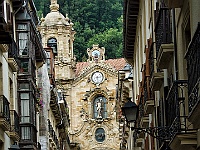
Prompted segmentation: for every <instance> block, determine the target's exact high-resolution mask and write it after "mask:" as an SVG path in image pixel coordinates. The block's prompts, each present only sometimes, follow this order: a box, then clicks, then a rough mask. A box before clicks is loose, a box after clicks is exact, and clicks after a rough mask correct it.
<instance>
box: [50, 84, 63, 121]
mask: <svg viewBox="0 0 200 150" xmlns="http://www.w3.org/2000/svg"><path fill="white" fill-rule="evenodd" d="M50 107H51V109H52V112H53V114H54V116H55V118H56V120H60V119H61V114H60V107H59V104H58V97H57V89H56V88H54V90H52V91H51V99H50Z"/></svg>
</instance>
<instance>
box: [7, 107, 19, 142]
mask: <svg viewBox="0 0 200 150" xmlns="http://www.w3.org/2000/svg"><path fill="white" fill-rule="evenodd" d="M10 122H11V128H10V133H9V134H10V137H11V138H12V139H13V141H19V139H20V137H19V116H18V114H17V112H16V111H15V110H10Z"/></svg>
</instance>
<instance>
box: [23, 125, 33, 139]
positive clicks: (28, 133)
mask: <svg viewBox="0 0 200 150" xmlns="http://www.w3.org/2000/svg"><path fill="white" fill-rule="evenodd" d="M21 139H22V140H30V139H31V129H30V127H21Z"/></svg>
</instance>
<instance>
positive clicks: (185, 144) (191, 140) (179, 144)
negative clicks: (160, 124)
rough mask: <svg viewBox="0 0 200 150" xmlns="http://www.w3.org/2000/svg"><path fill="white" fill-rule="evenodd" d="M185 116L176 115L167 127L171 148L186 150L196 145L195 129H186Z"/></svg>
mask: <svg viewBox="0 0 200 150" xmlns="http://www.w3.org/2000/svg"><path fill="white" fill-rule="evenodd" d="M185 121H186V117H176V118H175V119H174V121H173V123H172V125H171V126H170V128H169V132H168V133H169V138H170V139H171V142H170V143H169V146H170V148H171V149H181V150H188V149H193V147H196V146H197V131H195V130H187V128H186V124H185Z"/></svg>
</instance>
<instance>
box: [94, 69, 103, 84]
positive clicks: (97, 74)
mask: <svg viewBox="0 0 200 150" xmlns="http://www.w3.org/2000/svg"><path fill="white" fill-rule="evenodd" d="M92 81H93V82H94V83H95V84H100V83H101V82H102V81H103V74H102V73H101V72H94V73H93V74H92Z"/></svg>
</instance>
